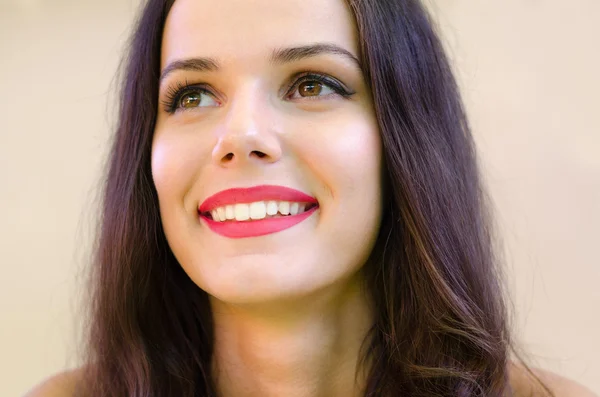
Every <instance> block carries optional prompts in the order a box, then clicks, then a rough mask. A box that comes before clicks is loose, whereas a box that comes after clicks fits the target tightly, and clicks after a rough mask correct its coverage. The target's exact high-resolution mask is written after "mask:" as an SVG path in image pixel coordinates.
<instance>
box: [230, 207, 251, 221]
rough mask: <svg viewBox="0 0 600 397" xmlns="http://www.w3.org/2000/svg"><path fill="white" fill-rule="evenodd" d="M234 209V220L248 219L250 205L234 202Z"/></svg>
mask: <svg viewBox="0 0 600 397" xmlns="http://www.w3.org/2000/svg"><path fill="white" fill-rule="evenodd" d="M234 211H235V220H236V221H246V220H248V219H250V206H249V205H248V204H236V205H235V207H234Z"/></svg>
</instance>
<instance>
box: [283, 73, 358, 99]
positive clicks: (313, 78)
mask: <svg viewBox="0 0 600 397" xmlns="http://www.w3.org/2000/svg"><path fill="white" fill-rule="evenodd" d="M352 94H353V92H350V91H349V90H347V89H346V88H345V87H344V86H343V84H342V83H340V82H338V81H337V80H335V79H334V78H332V77H329V76H325V75H322V74H317V73H306V74H304V75H303V76H302V77H300V78H299V79H298V80H296V82H295V83H294V84H293V85H292V87H291V88H290V90H289V91H288V96H287V97H288V99H294V100H295V99H303V98H306V99H309V100H311V99H313V98H314V99H317V98H323V97H329V96H331V95H340V96H342V97H345V98H346V97H349V96H350V95H352Z"/></svg>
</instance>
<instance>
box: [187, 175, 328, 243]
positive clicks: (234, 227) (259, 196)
mask: <svg viewBox="0 0 600 397" xmlns="http://www.w3.org/2000/svg"><path fill="white" fill-rule="evenodd" d="M269 200H274V201H290V202H298V203H306V204H307V205H308V207H309V209H307V210H306V211H305V212H303V213H300V214H297V215H286V216H281V217H278V218H265V219H257V220H252V219H249V220H247V221H236V220H235V219H233V220H227V221H221V222H220V221H215V220H213V219H212V217H211V216H209V213H210V212H211V211H212V210H214V209H215V208H217V207H223V206H225V205H234V204H237V203H245V204H249V203H252V202H256V201H269ZM318 208H319V207H318V202H317V200H316V199H315V198H314V197H312V196H309V195H307V194H305V193H302V192H300V191H298V190H295V189H291V188H287V187H283V186H276V185H261V186H255V187H251V188H234V189H228V190H224V191H222V192H219V193H217V194H215V195H213V196H210V197H209V198H207V199H206V200H204V202H203V203H202V204H201V205H200V206H199V208H198V212H199V215H200V219H201V220H202V221H204V222H205V223H206V224H207V225H208V227H209V228H210V229H211V230H212V231H214V232H215V233H218V234H220V235H222V236H225V237H230V238H243V237H257V236H263V235H265V234H271V233H276V232H279V231H282V230H285V229H288V228H290V227H292V226H294V225H296V224H298V223H300V222H302V221H303V220H305V219H307V218H308V217H310V216H311V215H312V214H313V213H314V212H315V211H316V210H317V209H318Z"/></svg>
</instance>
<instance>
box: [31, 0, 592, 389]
mask: <svg viewBox="0 0 600 397" xmlns="http://www.w3.org/2000/svg"><path fill="white" fill-rule="evenodd" d="M103 204H104V207H103V217H101V228H100V233H99V240H98V246H97V251H96V254H95V255H96V256H95V261H94V266H93V275H92V278H91V285H92V294H91V300H90V313H91V317H90V318H91V321H90V324H89V325H90V327H89V347H88V348H89V351H88V363H87V364H88V365H86V366H84V367H83V368H82V369H79V370H77V371H73V372H70V373H66V374H63V375H60V376H57V377H54V378H52V379H51V380H50V381H48V382H46V383H44V384H43V385H41V386H40V387H39V388H38V389H36V390H34V391H33V392H32V393H31V395H33V396H50V395H56V396H123V397H125V396H178V397H180V396H190V397H191V396H217V395H219V396H225V397H230V396H236V397H237V396H292V397H293V396H333V397H338V396H340V397H347V396H505V395H529V394H532V395H550V393H554V395H557V396H586V395H590V394H589V392H586V391H585V390H584V389H583V388H581V387H579V386H577V385H575V384H573V383H571V382H568V381H566V380H563V379H560V378H557V377H556V376H553V375H550V374H546V373H542V372H539V371H538V372H537V374H538V375H539V378H540V379H537V377H536V376H534V375H533V374H532V373H531V372H530V371H528V370H527V367H526V366H517V365H515V364H512V363H511V362H510V360H509V353H510V351H511V347H512V342H511V337H510V335H509V332H508V325H507V314H506V310H505V306H504V301H503V291H502V288H501V283H500V280H501V275H500V272H499V266H500V264H499V263H498V262H499V261H498V260H497V258H496V257H495V256H494V252H493V249H492V248H493V242H494V237H493V233H492V228H491V219H490V217H489V215H488V208H487V206H486V205H487V204H486V197H485V193H484V191H483V188H482V185H481V179H480V176H479V173H478V168H477V162H476V155H475V148H474V144H473V141H472V137H471V134H470V131H469V127H468V123H467V120H466V117H465V114H464V110H463V108H462V104H461V100H460V96H459V93H458V91H457V87H456V83H455V80H454V78H453V76H452V72H451V69H450V66H449V64H448V61H447V59H446V57H445V55H444V52H443V49H442V47H441V45H440V42H439V39H438V37H437V36H436V34H435V32H434V30H433V29H432V23H431V22H430V20H429V18H428V16H427V14H426V12H425V11H424V9H423V7H422V5H421V4H420V3H419V2H418V1H416V0H397V1H384V0H351V1H344V0H286V1H269V0H257V1H251V2H250V1H248V0H221V1H219V2H212V1H208V0H177V1H175V2H174V1H170V0H149V2H148V4H147V5H146V7H145V9H144V11H143V13H142V15H141V18H140V20H139V23H138V26H137V30H136V32H135V34H134V37H133V41H132V47H131V54H130V58H129V63H128V66H127V70H126V75H125V79H124V85H123V91H122V103H121V109H120V122H119V126H118V129H117V133H116V136H115V141H114V144H113V147H112V151H111V157H110V163H109V167H108V174H107V179H106V186H105V196H104V203H103ZM53 393H54V394H53ZM545 393H548V394H545Z"/></svg>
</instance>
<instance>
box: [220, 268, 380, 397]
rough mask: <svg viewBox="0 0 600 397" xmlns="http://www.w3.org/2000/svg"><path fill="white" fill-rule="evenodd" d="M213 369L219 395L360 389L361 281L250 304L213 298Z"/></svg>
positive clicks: (318, 396)
mask: <svg viewBox="0 0 600 397" xmlns="http://www.w3.org/2000/svg"><path fill="white" fill-rule="evenodd" d="M211 306H212V310H213V317H214V324H215V349H214V352H215V353H214V358H213V371H214V374H215V377H216V382H217V387H218V388H219V390H220V396H222V397H234V396H235V397H246V396H263V397H271V396H288V397H325V396H327V397H342V396H343V397H352V396H359V395H361V394H362V393H363V392H364V382H365V379H366V377H365V375H366V371H364V370H365V369H366V368H359V364H360V363H359V359H360V353H361V351H360V349H361V346H362V343H363V340H364V339H365V337H366V336H367V332H368V331H369V329H370V327H371V325H372V323H373V320H372V309H371V306H370V304H369V303H368V299H367V297H366V294H365V292H364V291H363V290H362V289H361V286H360V282H359V281H357V280H355V281H353V282H351V283H350V284H346V285H344V286H343V287H338V288H336V289H332V288H330V289H328V290H327V291H326V292H323V291H321V292H318V293H315V294H314V295H313V296H310V297H306V296H305V297H302V298H296V299H288V300H285V301H283V300H278V301H277V302H271V303H261V304H253V305H239V304H236V305H231V304H228V303H226V302H222V301H219V300H217V299H216V298H211Z"/></svg>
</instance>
